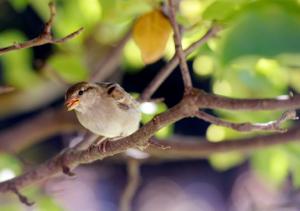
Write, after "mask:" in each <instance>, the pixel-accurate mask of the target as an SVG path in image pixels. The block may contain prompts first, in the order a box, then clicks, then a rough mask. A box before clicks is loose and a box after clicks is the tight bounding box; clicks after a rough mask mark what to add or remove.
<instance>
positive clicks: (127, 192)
mask: <svg viewBox="0 0 300 211" xmlns="http://www.w3.org/2000/svg"><path fill="white" fill-rule="evenodd" d="M127 174H128V179H127V184H126V188H125V189H124V192H123V193H122V196H121V200H120V209H119V210H120V211H130V210H132V208H131V206H132V200H133V197H134V195H135V193H136V191H137V189H138V187H139V184H140V180H141V176H140V161H138V160H136V159H129V160H128V161H127Z"/></svg>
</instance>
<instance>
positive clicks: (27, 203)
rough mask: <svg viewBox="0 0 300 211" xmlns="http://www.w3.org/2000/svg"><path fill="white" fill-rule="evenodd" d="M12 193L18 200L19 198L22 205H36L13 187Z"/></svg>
mask: <svg viewBox="0 0 300 211" xmlns="http://www.w3.org/2000/svg"><path fill="white" fill-rule="evenodd" d="M11 191H12V192H13V193H15V194H16V195H17V196H18V198H19V200H20V202H21V203H22V204H25V205H26V206H32V205H34V202H30V201H29V200H28V198H27V197H26V196H24V195H23V194H21V193H20V192H19V191H18V189H17V188H15V187H13V188H11Z"/></svg>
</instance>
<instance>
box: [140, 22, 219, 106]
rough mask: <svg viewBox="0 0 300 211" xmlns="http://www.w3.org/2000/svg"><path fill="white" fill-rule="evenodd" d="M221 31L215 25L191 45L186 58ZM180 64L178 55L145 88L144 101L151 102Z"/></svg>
mask: <svg viewBox="0 0 300 211" xmlns="http://www.w3.org/2000/svg"><path fill="white" fill-rule="evenodd" d="M220 30H221V27H220V26H217V25H213V26H212V27H211V28H210V29H209V30H208V31H207V32H206V34H205V35H204V36H203V37H201V39H199V40H197V41H196V42H194V43H193V44H191V45H190V46H189V47H188V48H187V49H186V50H184V56H188V55H189V54H190V53H192V52H193V51H194V50H195V49H197V48H199V47H201V46H202V45H204V44H205V43H206V42H207V41H208V40H209V39H210V38H211V37H214V36H215V35H216V34H217V33H218V32H219V31H220ZM178 64H179V59H178V57H177V56H176V55H174V56H173V58H172V59H171V60H170V61H169V62H168V63H167V64H166V65H165V66H164V67H163V68H162V69H161V70H160V71H159V72H158V73H157V74H156V76H155V77H154V79H153V80H152V81H151V82H150V84H149V85H148V86H147V87H146V88H145V90H144V91H143V93H142V95H141V99H142V100H144V101H145V100H149V99H150V97H151V96H152V95H153V93H154V92H155V91H156V90H157V89H158V88H159V87H160V85H161V84H162V83H163V82H164V81H165V80H166V78H167V77H168V76H169V75H170V74H171V73H172V71H173V70H174V69H175V68H176V66H177V65H178Z"/></svg>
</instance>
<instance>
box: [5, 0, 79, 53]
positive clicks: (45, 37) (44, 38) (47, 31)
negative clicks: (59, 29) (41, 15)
mask: <svg viewBox="0 0 300 211" xmlns="http://www.w3.org/2000/svg"><path fill="white" fill-rule="evenodd" d="M49 10H50V18H49V20H48V21H47V23H46V24H45V27H44V30H43V32H42V33H41V34H40V35H39V36H38V37H36V38H33V39H31V40H28V41H25V42H23V43H14V44H13V45H10V46H7V47H4V48H0V55H2V54H5V53H8V52H10V51H13V50H19V49H23V48H31V47H34V46H39V45H44V44H48V43H50V44H59V43H64V42H66V41H68V40H70V39H72V38H74V37H76V36H77V35H79V34H80V33H81V32H82V31H83V28H80V29H78V30H76V31H75V32H72V33H71V34H69V35H67V36H65V37H63V38H58V39H57V38H54V37H53V36H52V34H51V29H52V25H53V21H54V18H55V15H56V8H55V5H54V3H53V2H50V3H49Z"/></svg>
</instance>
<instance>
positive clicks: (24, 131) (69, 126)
mask: <svg viewBox="0 0 300 211" xmlns="http://www.w3.org/2000/svg"><path fill="white" fill-rule="evenodd" d="M76 122H77V121H76V119H75V117H74V115H72V114H71V113H67V112H66V111H64V110H62V109H55V110H46V111H44V112H42V113H40V114H39V115H37V116H35V117H32V118H30V119H29V120H24V121H22V122H20V123H18V124H17V125H15V126H13V127H10V128H9V129H7V130H3V131H1V132H0V140H1V141H0V152H9V153H13V154H15V153H17V152H20V151H21V150H23V149H25V148H27V147H28V146H31V145H32V144H34V143H37V142H38V141H40V140H43V139H45V138H47V137H49V136H51V135H55V134H57V133H62V132H64V133H66V132H72V131H74V130H78V129H79V128H80V127H79V124H76Z"/></svg>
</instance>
